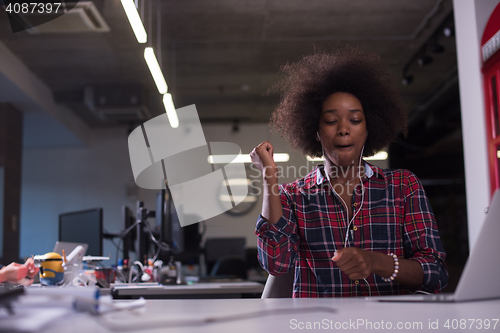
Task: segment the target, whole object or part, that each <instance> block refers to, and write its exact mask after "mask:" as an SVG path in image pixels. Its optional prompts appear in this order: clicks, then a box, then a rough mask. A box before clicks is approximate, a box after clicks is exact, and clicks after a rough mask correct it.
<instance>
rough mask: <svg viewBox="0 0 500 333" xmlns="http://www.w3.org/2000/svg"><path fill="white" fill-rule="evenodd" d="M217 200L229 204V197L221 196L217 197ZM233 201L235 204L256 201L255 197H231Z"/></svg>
mask: <svg viewBox="0 0 500 333" xmlns="http://www.w3.org/2000/svg"><path fill="white" fill-rule="evenodd" d="M219 200H220V201H225V202H231V196H229V195H227V194H221V195H219ZM233 200H234V201H236V202H255V201H257V197H256V196H253V195H247V196H243V195H233Z"/></svg>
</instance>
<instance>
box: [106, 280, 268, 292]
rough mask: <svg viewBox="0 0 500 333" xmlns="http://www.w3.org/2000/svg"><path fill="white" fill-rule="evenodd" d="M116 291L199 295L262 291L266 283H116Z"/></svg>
mask: <svg viewBox="0 0 500 333" xmlns="http://www.w3.org/2000/svg"><path fill="white" fill-rule="evenodd" d="M114 289H115V292H117V293H118V295H120V296H140V295H144V296H147V295H199V294H241V293H248V294H251V293H261V292H262V291H263V290H264V285H263V284H262V283H258V282H251V281H242V282H203V283H195V284H191V285H172V286H164V285H154V286H153V285H151V284H148V285H140V284H127V285H115V286H114Z"/></svg>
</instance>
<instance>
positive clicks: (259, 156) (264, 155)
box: [250, 141, 276, 175]
mask: <svg viewBox="0 0 500 333" xmlns="http://www.w3.org/2000/svg"><path fill="white" fill-rule="evenodd" d="M273 151H274V148H273V145H272V144H271V142H269V141H264V142H262V143H261V144H260V145H258V146H257V147H255V148H254V149H253V150H252V152H251V153H250V158H251V159H252V163H253V165H255V166H256V167H257V168H258V169H259V170H260V172H261V173H262V174H263V175H264V173H265V170H266V169H267V168H276V163H275V162H274V159H273Z"/></svg>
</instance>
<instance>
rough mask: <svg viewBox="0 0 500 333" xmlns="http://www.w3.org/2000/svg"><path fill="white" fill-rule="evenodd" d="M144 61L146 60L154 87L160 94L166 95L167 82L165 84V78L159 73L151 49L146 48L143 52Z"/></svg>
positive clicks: (156, 61)
mask: <svg viewBox="0 0 500 333" xmlns="http://www.w3.org/2000/svg"><path fill="white" fill-rule="evenodd" d="M144 59H146V63H147V64H148V67H149V71H150V72H151V75H152V76H153V79H154V80H155V83H156V87H157V88H158V91H159V92H160V94H162V95H163V94H166V93H167V90H168V86H167V82H165V78H164V77H163V73H162V72H161V68H160V65H159V64H158V60H157V59H156V56H155V52H154V51H153V48H152V47H146V49H145V50H144Z"/></svg>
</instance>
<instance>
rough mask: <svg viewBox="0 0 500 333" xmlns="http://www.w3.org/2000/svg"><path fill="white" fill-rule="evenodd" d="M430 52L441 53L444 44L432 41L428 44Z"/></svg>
mask: <svg viewBox="0 0 500 333" xmlns="http://www.w3.org/2000/svg"><path fill="white" fill-rule="evenodd" d="M430 48H431V52H432V53H443V52H444V46H443V45H441V44H438V43H434V44H431V45H430Z"/></svg>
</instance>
